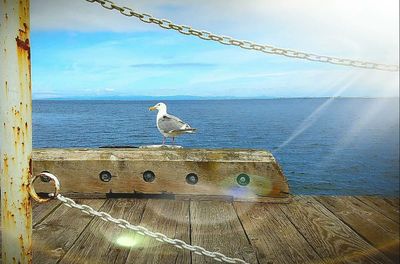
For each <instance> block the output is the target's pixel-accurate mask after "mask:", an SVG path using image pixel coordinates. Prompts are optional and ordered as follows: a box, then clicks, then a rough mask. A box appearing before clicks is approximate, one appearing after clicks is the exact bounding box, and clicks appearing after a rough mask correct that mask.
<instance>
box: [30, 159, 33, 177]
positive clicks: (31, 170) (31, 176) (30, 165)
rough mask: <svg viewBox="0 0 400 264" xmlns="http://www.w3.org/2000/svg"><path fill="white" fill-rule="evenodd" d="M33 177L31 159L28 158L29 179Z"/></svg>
mask: <svg viewBox="0 0 400 264" xmlns="http://www.w3.org/2000/svg"><path fill="white" fill-rule="evenodd" d="M32 175H33V163H32V158H29V177H32Z"/></svg>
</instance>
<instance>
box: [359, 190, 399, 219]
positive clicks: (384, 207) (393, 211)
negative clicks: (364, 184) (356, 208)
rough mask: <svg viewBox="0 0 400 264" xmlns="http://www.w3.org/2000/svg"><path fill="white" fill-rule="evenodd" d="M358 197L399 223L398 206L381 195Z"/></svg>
mask: <svg viewBox="0 0 400 264" xmlns="http://www.w3.org/2000/svg"><path fill="white" fill-rule="evenodd" d="M356 198H357V199H358V200H360V201H361V202H363V203H365V204H366V205H368V206H370V207H371V208H373V209H374V210H376V211H378V212H379V213H381V214H383V215H384V216H386V217H388V218H390V219H391V220H393V221H395V222H396V223H399V221H400V219H399V207H398V206H397V207H395V206H392V205H391V204H390V203H388V202H386V201H385V200H384V199H382V198H380V197H371V196H357V197H356Z"/></svg>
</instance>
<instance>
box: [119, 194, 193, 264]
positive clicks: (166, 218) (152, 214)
mask: <svg viewBox="0 0 400 264" xmlns="http://www.w3.org/2000/svg"><path fill="white" fill-rule="evenodd" d="M140 225H141V226H144V227H146V228H148V229H149V230H151V231H153V232H160V233H163V234H165V235H166V236H168V237H170V238H176V239H180V240H183V241H186V242H190V223H189V202H188V201H171V200H149V201H148V203H147V205H146V208H145V211H144V213H143V217H142V220H141V222H140ZM136 238H137V239H138V240H139V241H140V243H138V245H136V246H135V247H132V248H131V250H130V252H129V255H128V258H127V260H126V263H138V264H140V263H143V264H146V263H154V264H156V263H182V264H186V263H190V261H191V257H190V252H189V251H187V250H182V249H178V248H176V247H174V246H171V245H168V244H166V243H162V242H159V241H157V240H155V239H153V238H149V237H143V236H141V235H136Z"/></svg>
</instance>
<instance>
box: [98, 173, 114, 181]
mask: <svg viewBox="0 0 400 264" xmlns="http://www.w3.org/2000/svg"><path fill="white" fill-rule="evenodd" d="M99 178H100V180H101V181H103V182H109V181H111V178H112V175H111V173H110V172H109V171H102V172H100V174H99Z"/></svg>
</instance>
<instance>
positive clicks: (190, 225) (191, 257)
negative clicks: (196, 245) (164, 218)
mask: <svg viewBox="0 0 400 264" xmlns="http://www.w3.org/2000/svg"><path fill="white" fill-rule="evenodd" d="M191 207H192V199H189V206H188V210H189V243H190V245H192V211H191V210H192V209H191ZM189 253H190V264H192V263H193V252H192V251H190V252H189Z"/></svg>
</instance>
